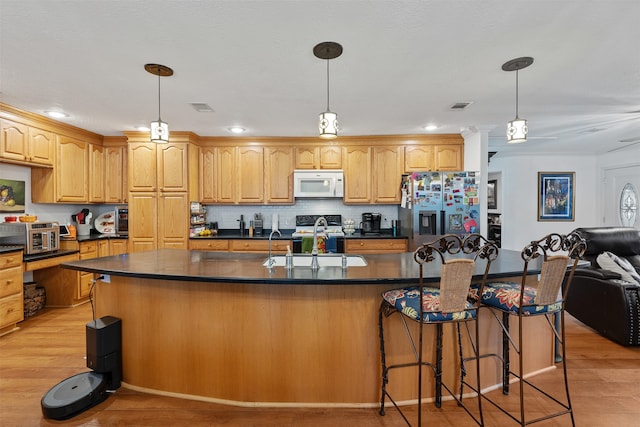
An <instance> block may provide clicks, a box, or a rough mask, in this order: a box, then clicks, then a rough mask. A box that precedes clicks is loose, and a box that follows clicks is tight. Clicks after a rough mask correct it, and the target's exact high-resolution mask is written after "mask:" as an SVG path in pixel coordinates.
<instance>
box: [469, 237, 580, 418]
mask: <svg viewBox="0 0 640 427" xmlns="http://www.w3.org/2000/svg"><path fill="white" fill-rule="evenodd" d="M585 250H586V243H585V241H584V240H583V239H582V238H581V237H580V236H579V235H577V234H575V233H571V234H569V235H561V234H557V233H551V234H549V235H547V236H545V237H543V238H542V239H540V240H535V241H532V242H531V243H529V244H528V245H526V246H525V247H524V249H523V250H522V252H521V256H522V259H523V260H524V269H523V272H522V277H521V280H520V282H519V283H513V282H489V283H487V284H486V285H485V286H484V288H482V290H481V291H478V289H476V291H477V292H480V294H481V298H480V302H481V307H486V308H488V309H490V311H491V313H493V315H494V317H495V319H496V320H497V322H498V324H499V325H500V327H501V329H502V335H503V339H502V344H503V345H502V354H501V355H499V354H481V356H480V357H496V358H497V359H498V360H499V361H500V364H501V366H502V393H503V394H505V395H508V394H509V383H510V380H511V378H515V380H516V381H517V382H518V386H519V387H518V390H519V398H520V402H519V411H518V413H517V414H514V413H513V411H511V412H510V411H509V410H507V409H505V408H503V407H502V406H501V405H500V404H499V403H497V402H496V400H495V399H491V398H490V397H489V396H488V395H487V394H486V393H485V394H483V395H482V396H483V398H484V399H486V400H487V401H488V402H490V403H491V404H492V405H494V406H495V407H497V408H498V409H500V410H501V411H502V412H503V413H505V414H506V415H507V416H508V417H509V418H511V419H512V420H514V421H516V422H517V423H518V424H520V425H521V426H524V425H529V424H533V423H536V422H539V421H543V420H547V419H549V418H554V417H558V416H562V415H570V417H571V424H572V425H573V426H575V421H574V417H573V409H572V406H571V398H570V395H569V384H568V381H567V364H566V355H565V333H564V301H565V300H564V296H565V295H566V293H567V290H568V289H569V286H570V285H571V281H572V279H573V273H574V271H575V269H576V267H577V266H578V262H579V261H580V257H581V256H582V255H583V254H584V251H585ZM534 260H541V261H542V262H541V268H540V274H539V279H538V280H537V284H536V283H535V281H536V280H535V278H536V277H538V276H536V275H531V274H530V273H528V269H529V267H530V266H531V262H532V261H534ZM563 284H564V286H563ZM477 298H478V294H476V299H477ZM510 316H514V317H515V318H516V319H517V320H518V328H517V330H518V337H517V338H515V339H514V337H513V336H512V334H511V333H510V329H509V318H510ZM538 316H544V317H545V318H546V320H547V322H546V323H548V325H549V327H550V328H551V331H552V332H553V334H554V335H555V342H556V345H559V346H560V347H561V352H562V369H563V371H564V390H565V396H563V397H558V396H553V395H551V394H550V393H548V392H546V391H544V390H542V389H541V388H540V387H539V386H537V385H536V384H534V381H533V378H524V375H523V370H524V363H525V359H526V349H525V348H524V347H523V337H524V333H526V332H524V331H523V327H522V325H523V320H525V319H530V318H533V317H538ZM556 316H559V317H560V321H559V325H558V326H556ZM510 347H511V348H513V351H514V353H515V355H517V358H518V363H517V371H515V370H514V369H512V367H511V361H510V360H511V358H510V356H511V355H510V350H509V348H510ZM525 385H526V386H528V387H527V389H526V390H525ZM534 392H537V393H534ZM525 393H528V394H527V396H529V394H531V395H534V394H537V395H538V396H539V397H542V398H545V399H547V400H550V401H552V402H555V403H554V405H557V408H558V410H557V411H556V412H553V413H548V414H546V415H542V416H538V417H537V418H532V417H530V419H527V417H526V416H527V413H526V411H525V404H526V403H527V401H526V400H525ZM534 402H536V403H532V405H531V406H534V405H535V410H536V411H538V409H539V402H538V401H534Z"/></svg>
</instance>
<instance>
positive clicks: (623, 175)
mask: <svg viewBox="0 0 640 427" xmlns="http://www.w3.org/2000/svg"><path fill="white" fill-rule="evenodd" d="M604 178H605V179H604V186H603V190H604V197H603V200H604V218H603V221H602V222H603V225H605V226H621V225H626V224H623V221H622V218H621V216H620V212H621V196H622V193H623V190H624V189H625V188H626V193H625V194H626V196H627V197H625V200H623V203H622V205H624V206H626V210H627V213H628V214H629V208H630V207H631V206H629V204H630V203H632V202H633V196H632V197H631V198H629V195H630V194H631V193H630V192H629V189H632V191H633V192H635V215H633V217H632V218H631V219H628V220H627V222H629V224H628V225H630V226H633V227H635V228H640V210H639V209H638V200H639V199H640V166H628V167H622V168H615V169H606V170H605V174H604ZM627 184H631V185H630V186H629V185H627ZM625 186H626V187H625ZM627 218H629V216H627Z"/></svg>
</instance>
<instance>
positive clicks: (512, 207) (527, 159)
mask: <svg viewBox="0 0 640 427" xmlns="http://www.w3.org/2000/svg"><path fill="white" fill-rule="evenodd" d="M597 165H598V161H597V157H596V156H592V155H589V156H583V155H549V154H544V155H527V156H509V157H506V156H504V157H503V156H500V154H499V153H498V154H496V155H495V156H494V157H493V158H492V159H491V163H490V164H489V172H490V173H492V175H493V174H495V173H499V174H500V183H499V187H498V200H499V202H498V203H499V211H500V212H501V213H502V247H503V248H505V249H513V250H518V251H519V250H521V249H522V248H523V247H524V245H526V244H527V243H528V242H530V241H531V240H536V239H539V238H541V237H543V236H545V235H546V234H548V233H551V232H558V233H569V232H571V231H572V230H573V229H575V228H577V227H590V226H596V225H598V223H597V218H598V217H599V215H598V209H597V205H598V197H597V194H598V188H599V185H598V183H599V174H598V166H597ZM538 172H575V221H553V222H551V221H543V222H539V221H538Z"/></svg>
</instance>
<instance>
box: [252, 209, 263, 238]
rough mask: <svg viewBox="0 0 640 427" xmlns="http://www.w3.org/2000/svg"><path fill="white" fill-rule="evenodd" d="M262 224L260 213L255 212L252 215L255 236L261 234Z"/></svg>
mask: <svg viewBox="0 0 640 427" xmlns="http://www.w3.org/2000/svg"><path fill="white" fill-rule="evenodd" d="M263 225H264V220H263V219H262V214H261V213H257V214H254V215H253V234H254V235H256V236H262V229H263Z"/></svg>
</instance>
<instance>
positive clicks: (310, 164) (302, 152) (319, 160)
mask: <svg viewBox="0 0 640 427" xmlns="http://www.w3.org/2000/svg"><path fill="white" fill-rule="evenodd" d="M295 168H296V169H342V149H341V148H340V147H338V146H333V145H329V146H322V147H296V153H295Z"/></svg>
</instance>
